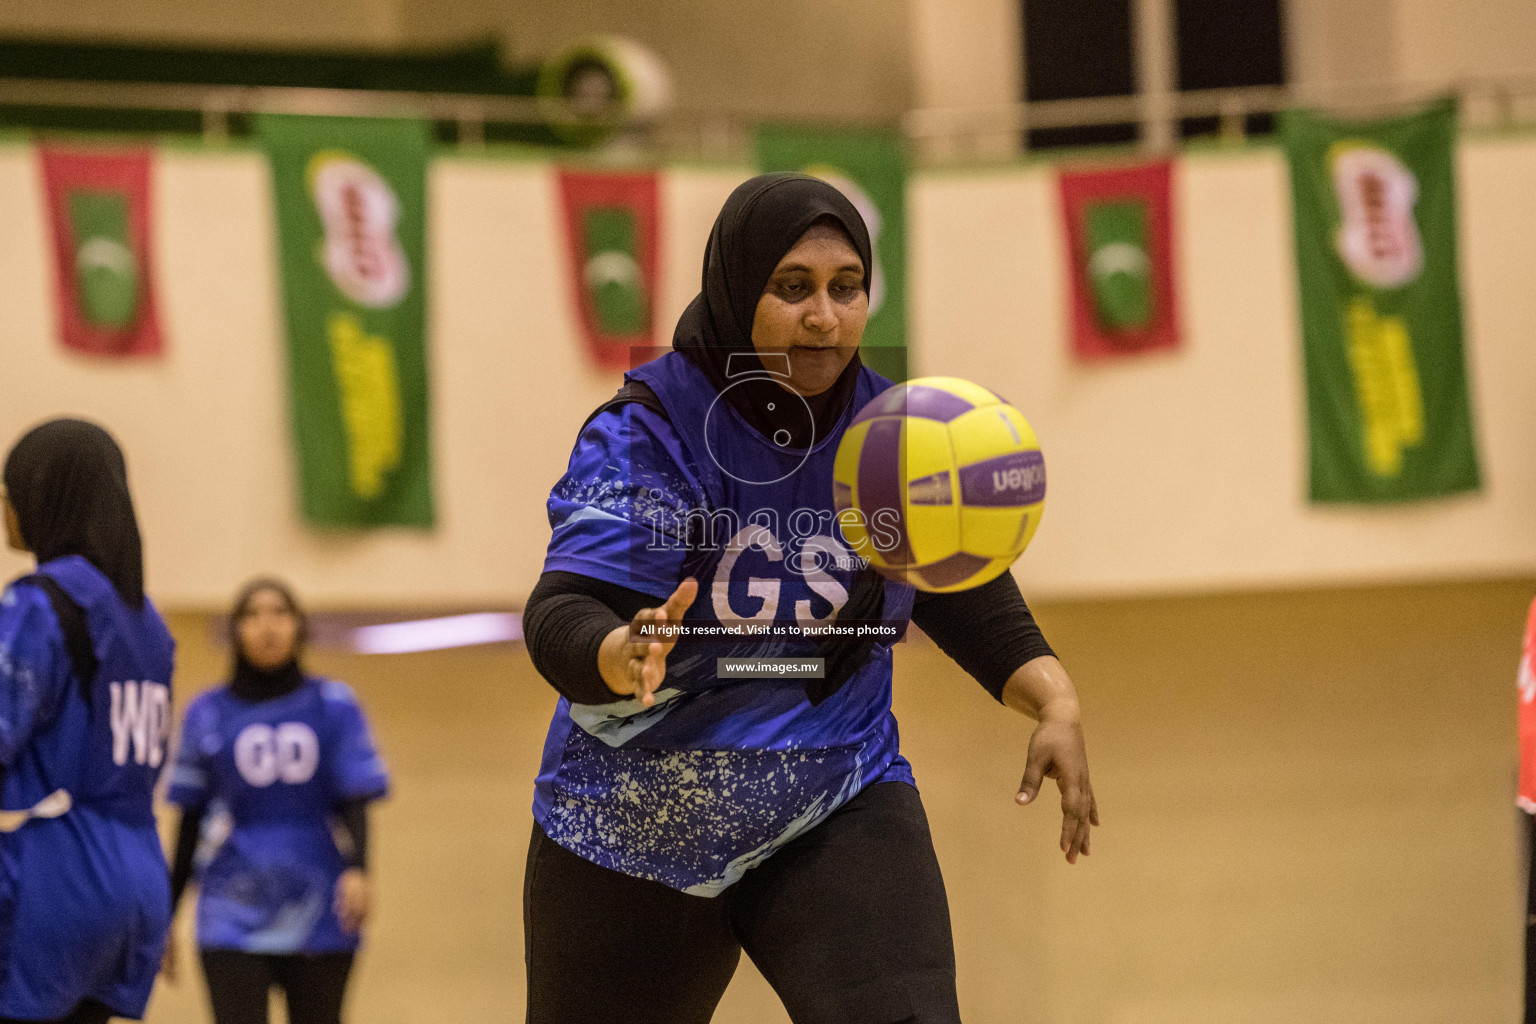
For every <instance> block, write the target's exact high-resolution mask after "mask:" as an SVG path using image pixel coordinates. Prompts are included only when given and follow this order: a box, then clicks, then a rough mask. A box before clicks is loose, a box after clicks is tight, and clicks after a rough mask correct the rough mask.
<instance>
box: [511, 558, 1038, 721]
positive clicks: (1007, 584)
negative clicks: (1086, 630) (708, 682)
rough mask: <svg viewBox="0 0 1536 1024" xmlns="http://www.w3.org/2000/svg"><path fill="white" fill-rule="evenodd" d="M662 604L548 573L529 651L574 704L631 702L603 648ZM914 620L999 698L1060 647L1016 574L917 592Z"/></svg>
mask: <svg viewBox="0 0 1536 1024" xmlns="http://www.w3.org/2000/svg"><path fill="white" fill-rule="evenodd" d="M658 604H660V602H659V601H657V600H656V598H655V597H653V596H651V595H650V594H643V593H641V592H640V591H638V590H631V589H630V588H628V587H624V586H620V585H618V584H615V583H607V582H605V581H603V580H598V579H594V578H592V577H590V576H583V575H580V574H579V573H571V572H546V573H544V574H543V575H542V576H540V577H539V582H538V584H537V585H536V586H535V587H534V588H533V593H532V594H531V595H529V597H528V605H527V607H526V608H525V610H524V612H523V635H524V637H525V639H526V641H527V644H528V654H529V656H530V657H531V658H532V659H533V664H534V667H535V668H537V669H538V670H539V673H540V674H541V675H543V676H544V678H545V679H546V680H548V681H549V683H550V685H552V686H553V687H554V688H555V689H556V690H558V691H559V692H560V693H561V694H563V695H564V696H565V697H567V698H568V699H570V701H571V702H572V703H576V704H608V703H612V702H614V701H620V700H626V699H627V698H626V697H624V696H621V695H619V694H616V693H614V692H613V691H612V690H610V689H608V686H607V684H606V683H604V682H603V679H602V676H601V675H600V674H599V673H598V670H597V654H598V649H599V648H600V647H601V646H602V643H603V639H604V637H606V636H607V635H608V634H609V633H610V632H612V631H613V630H614V628H616V627H618V626H622V625H625V624H626V623H628V622H629V621H630V620H632V619H633V618H634V617H635V615H636V614H637V613H638V612H639V611H640V610H641V609H643V608H653V607H655V606H656V605H658ZM912 621H913V622H914V623H916V624H917V626H918V627H919V628H920V629H922V631H923V632H925V633H927V634H928V635H929V636H930V637H932V638H933V640H934V642H935V643H937V644H938V645H939V648H940V649H941V650H942V651H943V652H944V653H945V654H947V655H949V656H950V657H951V658H953V659H954V660H955V662H956V663H957V664H959V666H960V667H961V668H963V669H965V671H966V672H968V673H969V674H970V675H971V677H972V678H974V679H975V680H976V681H977V682H978V683H980V684H981V685H982V686H983V687H984V688H985V689H986V691H987V692H988V693H990V694H991V695H992V696H993V697H994V698H995V699H997V700H999V701H1000V700H1002V694H1003V686H1004V684H1005V683H1007V681H1008V677H1009V676H1011V675H1013V673H1014V671H1015V670H1017V669H1018V668H1019V667H1020V666H1021V665H1024V664H1025V663H1027V662H1029V661H1032V660H1034V659H1035V658H1038V657H1041V656H1043V655H1051V654H1054V653H1055V652H1054V651H1052V650H1051V646H1050V644H1048V643H1047V642H1046V640H1045V636H1044V635H1043V634H1042V633H1041V632H1040V627H1039V625H1038V624H1037V623H1036V622H1035V617H1034V615H1033V614H1032V613H1031V612H1030V610H1029V606H1028V605H1026V604H1025V603H1024V596H1023V595H1022V594H1021V593H1019V585H1018V583H1017V582H1016V581H1015V580H1014V578H1013V574H1012V573H1007V572H1005V573H1003V574H1002V575H1001V576H999V577H998V578H997V579H995V580H992V581H991V582H990V583H985V584H982V585H981V586H979V587H974V588H972V589H970V590H962V591H958V592H956V593H952V594H927V593H919V594H918V595H917V599H916V602H915V603H914V605H913V608H912Z"/></svg>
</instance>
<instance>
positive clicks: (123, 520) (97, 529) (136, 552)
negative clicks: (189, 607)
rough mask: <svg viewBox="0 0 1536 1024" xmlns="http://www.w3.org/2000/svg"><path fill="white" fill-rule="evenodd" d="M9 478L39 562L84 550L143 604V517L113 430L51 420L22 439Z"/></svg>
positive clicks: (135, 604)
mask: <svg viewBox="0 0 1536 1024" xmlns="http://www.w3.org/2000/svg"><path fill="white" fill-rule="evenodd" d="M4 479H5V490H6V495H7V497H8V498H9V500H10V502H11V507H12V508H14V509H15V510H16V521H17V523H18V524H19V525H20V527H21V539H22V540H23V541H25V542H26V545H27V548H28V549H29V550H30V551H31V552H32V553H33V554H34V555H35V556H37V561H38V563H39V564H42V563H43V562H50V561H52V560H53V559H55V558H63V557H64V556H65V555H79V556H80V557H82V558H84V559H85V560H86V561H88V562H90V563H91V564H92V565H94V566H95V567H96V568H97V569H99V570H101V573H102V575H104V576H106V578H107V579H108V580H110V581H111V582H112V586H113V588H114V589H115V590H116V591H117V592H118V594H119V596H121V597H122V599H123V601H124V602H126V603H127V604H128V605H129V606H130V607H132V608H142V607H144V552H143V546H142V544H141V543H140V540H139V521H138V517H137V516H135V515H134V511H133V498H132V496H131V495H130V494H129V493H128V466H127V464H126V463H125V462H124V460H123V450H122V449H121V448H119V447H118V445H117V442H116V441H114V440H113V439H112V435H111V434H109V433H107V432H106V431H105V430H103V429H102V428H101V427H99V426H97V425H96V424H94V423H87V422H85V421H83V420H72V419H57V420H50V421H49V422H47V423H44V424H42V425H41V426H37V427H34V428H33V429H32V430H30V431H28V432H27V433H26V434H25V435H24V436H23V437H22V438H21V440H20V441H17V442H16V446H15V447H14V448H12V449H11V453H10V455H9V456H8V457H7V458H6V460H5V472H4Z"/></svg>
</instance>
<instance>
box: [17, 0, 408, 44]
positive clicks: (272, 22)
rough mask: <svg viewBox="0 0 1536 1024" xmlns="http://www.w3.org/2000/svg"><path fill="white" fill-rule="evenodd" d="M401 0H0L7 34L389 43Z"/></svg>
mask: <svg viewBox="0 0 1536 1024" xmlns="http://www.w3.org/2000/svg"><path fill="white" fill-rule="evenodd" d="M399 6H400V0H115V2H109V0H45V2H39V0H0V36H12V37H16V36H19V37H29V36H31V37H44V38H52V37H61V38H74V39H81V40H86V41H99V40H117V39H122V40H129V41H144V40H149V41H154V42H164V43H181V44H188V45H198V44H202V45H248V46H336V47H346V46H385V45H389V44H392V43H397V42H399V41H400V24H399V16H400V11H399Z"/></svg>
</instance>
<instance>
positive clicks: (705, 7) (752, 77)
mask: <svg viewBox="0 0 1536 1024" xmlns="http://www.w3.org/2000/svg"><path fill="white" fill-rule="evenodd" d="M908 17H909V15H908V10H907V3H906V2H904V0H847V2H844V3H837V4H828V3H823V2H819V0H780V2H777V3H772V4H761V3H752V2H741V0H732V2H727V3H722V2H720V0H585V2H581V3H560V4H551V3H547V2H544V0H516V2H515V3H513V4H510V5H509V6H508V8H507V20H506V22H505V25H506V28H507V33H508V38H509V39H510V41H511V42H512V44H513V47H514V49H515V51H516V52H517V53H518V54H519V56H522V57H537V56H541V55H544V54H547V53H550V52H552V51H553V50H554V49H555V48H557V47H559V46H561V45H563V44H565V43H568V42H570V41H572V40H573V39H576V38H579V37H581V36H586V35H591V34H593V33H614V34H618V35H623V36H629V37H632V38H634V39H637V40H639V41H640V42H642V43H644V44H646V45H647V46H649V47H651V48H652V49H653V50H655V51H656V52H657V53H658V54H659V55H660V56H661V58H662V59H663V60H664V61H666V63H667V64H668V66H669V67H670V68H671V69H672V73H673V75H674V79H675V83H676V95H677V102H678V106H679V107H680V108H683V109H688V110H709V111H727V112H731V113H737V114H742V115H747V116H761V117H781V118H783V117H789V118H814V119H826V120H835V121H842V122H855V121H863V120H869V119H886V120H890V119H894V118H895V117H896V116H898V115H899V114H900V113H901V112H902V111H904V110H906V109H907V108H908V107H909V106H911V105H912V86H911V79H912V72H911V70H910V68H911V61H910V58H909V55H908V46H909V39H908V29H907V26H908Z"/></svg>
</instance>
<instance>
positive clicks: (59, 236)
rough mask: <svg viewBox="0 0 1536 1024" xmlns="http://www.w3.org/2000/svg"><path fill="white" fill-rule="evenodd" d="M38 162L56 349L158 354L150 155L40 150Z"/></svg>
mask: <svg viewBox="0 0 1536 1024" xmlns="http://www.w3.org/2000/svg"><path fill="white" fill-rule="evenodd" d="M38 158H39V160H40V162H41V164H42V171H43V186H44V190H45V194H46V200H47V210H48V219H49V226H50V229H51V231H50V233H51V235H52V239H53V260H54V268H55V297H56V302H57V306H58V311H59V335H60V340H61V341H62V342H63V344H64V347H65V348H68V349H72V350H74V351H76V352H86V353H90V354H92V355H104V356H143V355H157V354H159V352H160V349H161V341H160V323H159V316H158V313H157V311H156V302H155V288H154V280H153V278H152V276H151V273H150V268H151V266H152V263H151V259H150V198H149V196H150V174H151V152H150V150H148V149H129V150H99V149H77V148H66V147H60V146H41V147H39V148H38Z"/></svg>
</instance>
